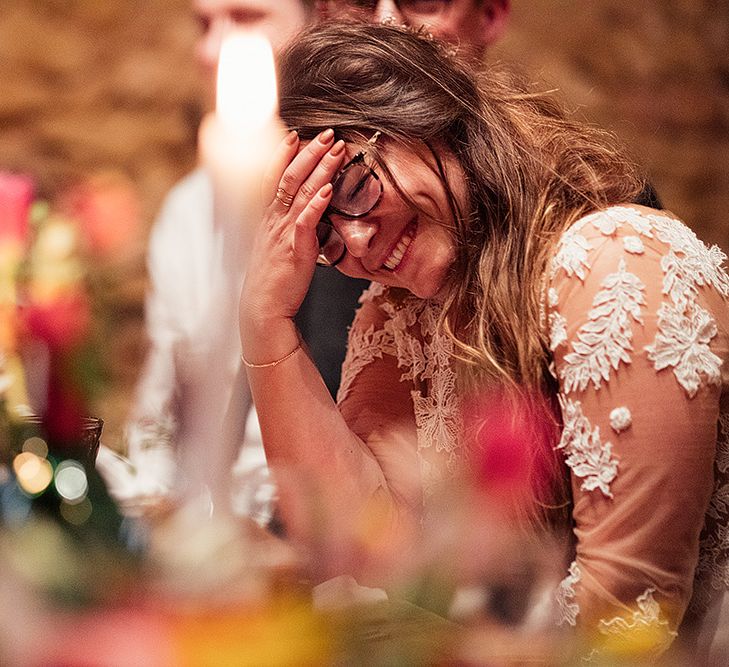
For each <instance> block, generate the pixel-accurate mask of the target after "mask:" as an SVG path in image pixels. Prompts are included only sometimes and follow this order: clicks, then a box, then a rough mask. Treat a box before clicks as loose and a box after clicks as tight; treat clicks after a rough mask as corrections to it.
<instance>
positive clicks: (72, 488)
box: [55, 461, 89, 505]
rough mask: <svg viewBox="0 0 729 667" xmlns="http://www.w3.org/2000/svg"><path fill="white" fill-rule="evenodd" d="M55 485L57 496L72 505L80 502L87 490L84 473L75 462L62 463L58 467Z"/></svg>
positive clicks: (87, 485) (80, 466)
mask: <svg viewBox="0 0 729 667" xmlns="http://www.w3.org/2000/svg"><path fill="white" fill-rule="evenodd" d="M55 484H56V491H58V495H59V496H61V498H63V499H64V500H65V501H66V502H68V503H70V504H72V505H73V504H77V503H80V502H82V501H83V500H84V498H86V492H87V491H88V490H89V482H88V480H87V479H86V471H85V470H84V468H83V466H82V465H81V464H80V463H78V462H77V461H62V462H61V463H60V464H59V465H58V468H57V469H56V479H55Z"/></svg>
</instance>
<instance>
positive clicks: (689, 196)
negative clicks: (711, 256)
mask: <svg viewBox="0 0 729 667" xmlns="http://www.w3.org/2000/svg"><path fill="white" fill-rule="evenodd" d="M512 6H513V17H512V18H513V21H512V25H511V30H510V31H509V33H508V36H507V38H506V39H505V40H504V42H503V43H502V44H501V45H499V47H498V49H494V51H493V52H492V54H491V55H492V57H499V58H502V59H504V60H512V59H518V60H520V61H521V62H522V63H523V64H524V65H525V66H526V67H527V70H528V71H529V72H531V73H533V74H534V75H535V76H540V77H541V78H542V79H543V80H544V81H545V82H546V83H547V84H548V85H549V86H550V87H551V86H553V87H555V88H558V89H559V91H560V94H561V95H562V97H563V99H565V100H566V101H567V102H568V104H569V106H570V107H571V108H574V109H578V110H579V112H580V113H582V114H583V115H584V116H585V117H586V118H589V119H591V120H593V121H595V122H598V123H600V124H602V125H605V126H607V127H609V128H611V129H613V130H614V131H615V132H617V134H618V135H619V136H620V137H621V138H622V139H623V140H624V141H625V143H626V144H627V146H628V148H629V150H630V151H631V153H632V155H633V156H634V157H635V158H636V160H637V161H638V162H639V163H640V164H642V165H643V166H644V167H645V169H646V171H647V173H648V174H649V176H650V178H651V180H652V182H653V183H654V185H655V186H656V188H657V190H658V192H659V194H660V196H661V198H662V199H663V203H664V205H665V206H666V207H667V208H669V209H671V210H673V211H674V212H675V213H677V214H678V215H679V216H681V217H682V218H684V220H686V222H687V223H688V224H689V225H690V226H691V227H693V229H694V230H695V231H696V232H697V233H698V234H699V236H701V237H702V238H703V239H705V240H706V241H710V242H712V243H716V244H719V245H720V246H722V247H723V248H724V250H725V251H729V216H727V211H729V2H727V0H641V2H634V1H631V0H512Z"/></svg>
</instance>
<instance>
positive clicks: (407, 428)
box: [337, 285, 422, 511]
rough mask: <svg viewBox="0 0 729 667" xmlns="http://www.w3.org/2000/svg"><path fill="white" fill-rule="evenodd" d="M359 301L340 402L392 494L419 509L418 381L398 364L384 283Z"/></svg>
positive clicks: (402, 501)
mask: <svg viewBox="0 0 729 667" xmlns="http://www.w3.org/2000/svg"><path fill="white" fill-rule="evenodd" d="M360 301H361V303H362V306H361V308H360V309H359V310H358V311H357V315H356V316H355V319H354V322H353V324H352V328H351V330H350V333H349V344H348V347H347V356H346V358H345V361H344V365H343V367H342V382H341V384H340V388H339V393H338V396H337V402H338V404H339V409H340V411H341V413H342V415H343V417H344V419H345V420H346V422H347V424H348V425H349V427H350V428H351V429H352V431H353V432H354V433H355V434H356V435H357V436H359V437H360V438H361V439H362V440H363V441H364V442H365V443H366V445H367V447H368V448H369V449H370V451H371V452H372V454H373V456H374V457H375V459H376V460H377V461H378V463H379V464H380V466H381V468H382V471H383V474H384V476H385V479H386V480H387V484H388V488H389V490H390V492H391V493H392V495H393V498H395V499H396V500H397V501H398V502H399V503H401V504H402V505H403V506H404V507H407V508H408V509H409V510H413V511H416V510H417V509H418V508H419V507H420V506H421V500H422V492H421V488H420V487H421V484H420V478H419V463H418V458H417V446H416V441H417V435H416V428H415V417H414V414H413V406H412V399H411V391H412V388H413V384H412V382H411V381H408V380H407V379H406V378H404V377H403V371H402V369H401V368H400V367H399V361H398V355H397V352H396V345H395V336H394V335H393V332H392V328H391V327H389V326H388V323H389V322H391V318H390V315H389V314H388V312H387V310H388V309H387V308H383V305H384V304H385V299H384V296H383V289H382V287H381V286H379V285H373V287H370V289H369V290H367V291H366V292H365V293H364V294H363V296H362V298H361V299H360Z"/></svg>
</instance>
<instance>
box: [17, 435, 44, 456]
mask: <svg viewBox="0 0 729 667" xmlns="http://www.w3.org/2000/svg"><path fill="white" fill-rule="evenodd" d="M23 451H24V452H30V453H31V454H35V455H36V456H40V457H41V458H42V459H44V458H46V456H48V445H47V444H46V441H45V440H43V438H39V437H38V436H33V437H32V438H28V439H27V440H26V441H25V442H24V443H23Z"/></svg>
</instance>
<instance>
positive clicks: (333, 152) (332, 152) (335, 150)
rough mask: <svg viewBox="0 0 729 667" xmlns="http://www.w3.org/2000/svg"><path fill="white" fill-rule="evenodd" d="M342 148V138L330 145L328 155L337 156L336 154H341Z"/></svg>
mask: <svg viewBox="0 0 729 667" xmlns="http://www.w3.org/2000/svg"><path fill="white" fill-rule="evenodd" d="M343 150H344V140H343V139H340V140H339V141H338V142H337V143H336V144H334V146H332V148H331V150H330V151H329V154H330V155H333V156H334V157H337V156H338V155H341V154H342V151H343Z"/></svg>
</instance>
